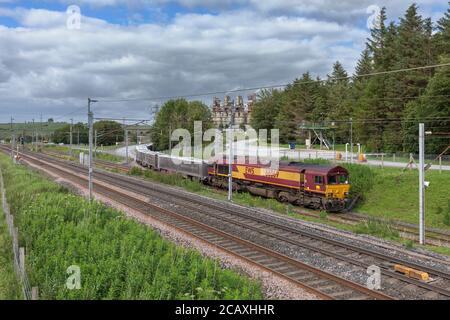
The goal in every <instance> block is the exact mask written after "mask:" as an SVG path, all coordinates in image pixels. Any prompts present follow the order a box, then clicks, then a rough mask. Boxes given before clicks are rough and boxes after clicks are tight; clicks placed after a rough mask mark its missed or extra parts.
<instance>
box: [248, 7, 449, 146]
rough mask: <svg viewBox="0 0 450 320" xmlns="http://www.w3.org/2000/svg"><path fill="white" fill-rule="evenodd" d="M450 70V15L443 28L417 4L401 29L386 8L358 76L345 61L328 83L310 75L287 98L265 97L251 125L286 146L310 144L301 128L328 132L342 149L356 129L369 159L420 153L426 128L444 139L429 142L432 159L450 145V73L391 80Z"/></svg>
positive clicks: (276, 93)
mask: <svg viewBox="0 0 450 320" xmlns="http://www.w3.org/2000/svg"><path fill="white" fill-rule="evenodd" d="M449 5H450V2H449ZM445 63H450V8H449V9H448V10H447V12H446V13H445V15H444V16H443V17H442V18H441V19H440V20H439V21H438V22H437V23H436V24H433V22H432V20H431V18H424V17H422V16H421V15H420V14H419V13H418V7H417V5H416V4H412V5H411V6H410V7H409V8H408V9H407V11H406V13H405V14H404V16H403V17H401V18H400V19H399V22H398V23H395V22H390V23H388V22H387V14H386V8H383V9H382V10H381V12H380V16H379V20H378V23H376V25H375V26H374V27H373V29H372V30H371V34H370V37H369V38H368V39H367V42H366V47H365V49H364V51H363V52H362V53H361V57H360V59H359V61H358V63H357V66H356V68H355V73H354V74H353V75H352V76H349V75H348V73H347V71H346V70H345V69H344V67H343V66H342V64H341V63H340V62H339V61H337V62H336V63H335V64H334V65H333V69H332V72H331V74H329V75H328V76H327V78H326V79H320V78H313V77H312V76H311V74H310V73H309V72H306V73H304V74H303V75H302V77H301V78H298V79H295V80H294V81H293V82H292V83H291V84H289V85H288V86H287V87H286V88H285V89H284V90H275V89H274V90H263V91H262V92H260V94H259V98H258V102H257V103H256V104H255V106H254V108H253V113H252V121H251V125H252V127H253V128H255V129H272V128H278V129H280V139H281V141H282V142H289V141H297V142H302V141H304V139H305V138H306V132H305V131H304V130H301V129H300V125H301V124H308V125H309V126H317V127H319V126H326V127H327V128H330V129H332V130H334V136H335V141H336V143H347V142H349V140H350V139H349V138H350V137H349V135H350V122H352V127H353V135H354V141H356V142H359V143H362V144H364V145H365V146H366V148H367V150H369V151H373V152H394V151H406V152H417V149H418V142H417V141H418V123H419V122H421V121H424V122H425V127H426V130H430V131H432V132H435V133H436V135H432V136H430V137H427V144H426V147H427V150H426V151H427V152H429V153H440V152H442V151H443V149H445V147H446V146H448V145H449V144H450V142H449V139H448V135H447V136H445V135H439V134H440V133H445V132H446V133H449V131H450V103H449V102H450V67H448V66H446V67H440V68H425V69H417V70H409V71H405V72H393V73H383V72H385V71H390V70H403V69H411V68H417V67H422V66H432V65H437V64H445ZM374 74H375V75H374ZM367 75H370V76H367ZM350 119H351V120H350ZM446 137H447V138H446Z"/></svg>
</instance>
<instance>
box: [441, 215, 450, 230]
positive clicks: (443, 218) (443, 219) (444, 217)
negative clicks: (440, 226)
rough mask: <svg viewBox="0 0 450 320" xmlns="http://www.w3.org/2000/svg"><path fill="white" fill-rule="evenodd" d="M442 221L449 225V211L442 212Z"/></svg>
mask: <svg viewBox="0 0 450 320" xmlns="http://www.w3.org/2000/svg"><path fill="white" fill-rule="evenodd" d="M442 222H443V223H444V224H445V225H446V226H450V212H449V211H447V212H445V213H444V215H443V217H442Z"/></svg>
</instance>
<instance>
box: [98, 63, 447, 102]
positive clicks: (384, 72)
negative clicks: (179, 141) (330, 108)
mask: <svg viewBox="0 0 450 320" xmlns="http://www.w3.org/2000/svg"><path fill="white" fill-rule="evenodd" d="M446 66H450V63H441V64H436V65H429V66H421V67H414V68H403V69H396V70H388V71H378V72H372V73H367V74H361V75H352V76H347V77H339V78H328V79H317V80H312V81H304V82H298V83H297V84H298V85H305V84H313V83H322V82H327V81H340V80H349V79H355V78H367V77H372V76H379V75H386V74H394V73H401V72H407V71H418V70H427V69H435V68H441V67H446ZM289 85H291V83H288V84H286V83H283V84H274V85H265V86H259V87H250V88H242V89H233V90H226V91H213V92H203V93H195V94H185V95H173V96H161V97H144V98H123V99H119V98H118V99H100V98H96V100H98V102H103V103H117V102H133V101H158V100H170V99H180V98H196V97H203V96H212V95H219V94H228V93H236V92H243V91H255V90H261V89H275V88H284V87H287V86H289Z"/></svg>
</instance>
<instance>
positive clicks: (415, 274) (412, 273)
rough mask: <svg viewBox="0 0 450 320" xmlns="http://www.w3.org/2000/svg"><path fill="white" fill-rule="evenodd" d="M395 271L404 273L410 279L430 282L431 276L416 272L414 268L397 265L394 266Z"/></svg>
mask: <svg viewBox="0 0 450 320" xmlns="http://www.w3.org/2000/svg"><path fill="white" fill-rule="evenodd" d="M394 269H395V271H397V272H400V273H403V274H404V275H405V276H407V277H410V278H414V279H419V280H422V281H429V280H430V276H429V275H428V273H427V272H423V271H419V270H415V269H413V268H409V267H405V266H402V265H400V264H396V265H395V266H394Z"/></svg>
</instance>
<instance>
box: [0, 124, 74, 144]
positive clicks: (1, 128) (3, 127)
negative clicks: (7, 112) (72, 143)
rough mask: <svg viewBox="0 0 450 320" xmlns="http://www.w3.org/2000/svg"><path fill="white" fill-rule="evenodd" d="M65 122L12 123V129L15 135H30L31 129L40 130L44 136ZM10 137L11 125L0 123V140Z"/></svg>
mask: <svg viewBox="0 0 450 320" xmlns="http://www.w3.org/2000/svg"><path fill="white" fill-rule="evenodd" d="M66 124H67V123H62V122H55V123H52V122H50V123H47V122H44V123H42V124H41V123H39V122H35V124H34V127H33V123H14V130H15V131H16V134H17V135H21V134H22V133H25V135H28V136H31V135H32V133H33V131H34V130H35V129H36V131H37V132H38V133H39V132H41V133H42V134H43V135H44V136H48V135H50V134H51V133H52V132H54V131H55V130H57V129H59V128H61V127H63V126H65V125H66ZM10 137H11V125H10V124H9V123H0V140H3V139H9V138H10Z"/></svg>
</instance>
